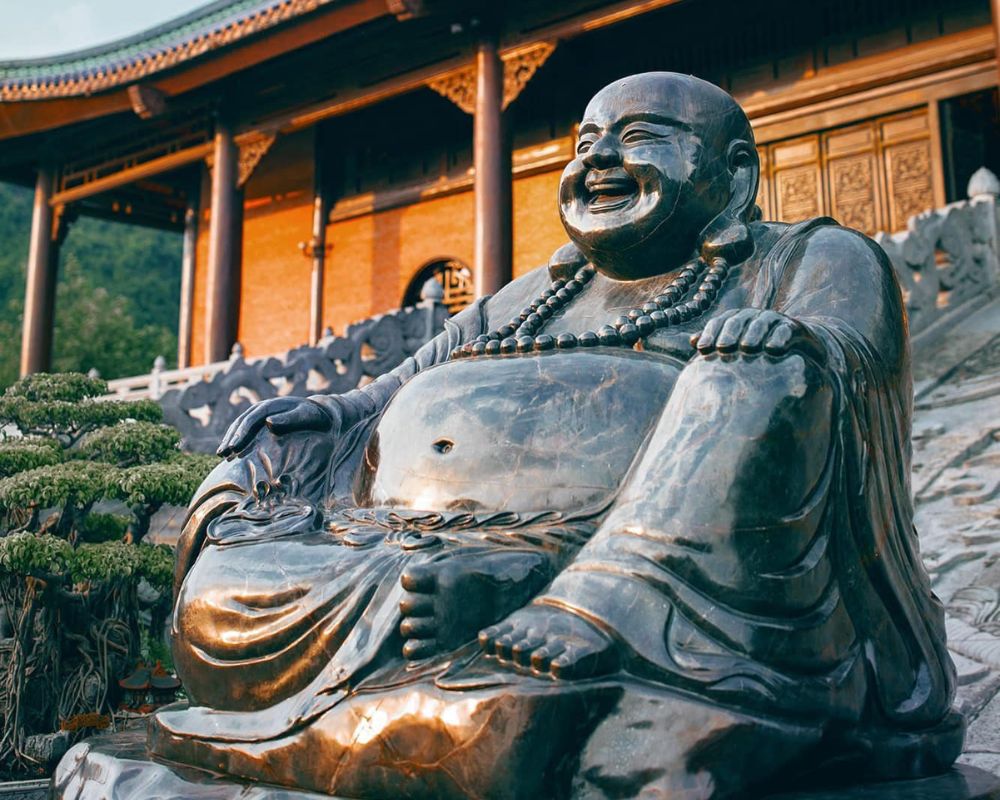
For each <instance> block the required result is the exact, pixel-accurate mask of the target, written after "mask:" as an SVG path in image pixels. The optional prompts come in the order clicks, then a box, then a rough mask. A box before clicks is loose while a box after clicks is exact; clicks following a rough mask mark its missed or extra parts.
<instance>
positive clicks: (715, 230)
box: [701, 139, 760, 264]
mask: <svg viewBox="0 0 1000 800" xmlns="http://www.w3.org/2000/svg"><path fill="white" fill-rule="evenodd" d="M726 164H727V167H728V173H729V202H728V203H726V207H725V208H724V209H723V210H722V213H720V214H719V215H718V216H717V217H716V218H715V219H713V220H712V221H711V222H710V223H709V224H708V225H707V226H706V227H705V229H704V230H703V231H702V232H701V255H702V257H703V258H704V259H705V260H706V261H711V260H712V259H713V258H717V257H722V258H725V259H726V260H727V261H729V263H731V264H735V263H739V262H740V261H742V260H743V259H745V258H746V257H747V256H749V255H750V252H751V250H752V249H753V242H752V241H751V238H750V229H749V228H748V227H747V226H748V225H749V224H750V222H752V221H753V219H754V209H755V208H756V206H757V204H756V200H757V182H758V181H759V180H760V159H759V158H758V156H757V151H756V149H755V148H754V146H753V145H752V144H751V143H750V142H748V141H746V140H745V139H736V140H734V141H732V142H730V143H729V147H728V148H726Z"/></svg>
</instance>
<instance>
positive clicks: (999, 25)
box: [990, 0, 1000, 78]
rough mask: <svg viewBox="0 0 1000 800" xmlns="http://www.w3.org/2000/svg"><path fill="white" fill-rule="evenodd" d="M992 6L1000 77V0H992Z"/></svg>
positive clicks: (999, 74)
mask: <svg viewBox="0 0 1000 800" xmlns="http://www.w3.org/2000/svg"><path fill="white" fill-rule="evenodd" d="M990 7H991V8H992V9H993V34H994V39H995V41H994V45H995V47H994V51H993V52H994V55H995V56H996V62H997V74H998V78H1000V0H990Z"/></svg>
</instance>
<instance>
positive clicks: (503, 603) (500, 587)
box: [399, 547, 553, 660]
mask: <svg viewBox="0 0 1000 800" xmlns="http://www.w3.org/2000/svg"><path fill="white" fill-rule="evenodd" d="M552 571H553V567H552V562H551V559H550V558H549V556H548V555H546V554H544V553H539V552H537V551H526V550H497V549H496V548H479V547H475V548H473V547H469V548H461V549H459V550H457V551H455V552H453V553H446V554H441V555H440V556H436V557H432V558H430V559H428V560H426V561H413V562H412V563H411V564H409V565H408V566H407V567H406V569H404V570H403V574H402V576H401V578H400V582H401V583H402V586H403V589H405V590H406V591H405V594H404V596H403V599H402V601H401V602H400V604H399V608H400V611H401V612H402V616H403V619H402V622H401V623H400V626H399V630H400V633H402V635H403V638H405V639H406V640H407V641H406V643H405V644H404V645H403V655H404V657H406V658H407V659H409V660H417V659H421V658H427V657H429V656H432V655H434V654H435V653H438V652H443V651H448V650H453V649H454V648H456V647H457V646H459V645H461V644H463V643H465V642H469V641H472V640H474V639H475V636H476V632H477V631H478V630H479V629H480V628H482V627H483V626H484V625H489V624H490V623H493V622H496V621H497V620H500V619H503V618H504V617H505V616H506V615H507V614H509V613H510V612H511V611H513V610H514V609H515V608H520V607H521V606H523V605H524V604H525V603H527V602H528V601H529V600H531V598H532V597H534V596H535V595H536V594H537V593H538V592H539V591H540V590H541V589H542V588H543V587H544V586H545V585H546V584H547V583H548V582H549V581H550V580H551V579H552Z"/></svg>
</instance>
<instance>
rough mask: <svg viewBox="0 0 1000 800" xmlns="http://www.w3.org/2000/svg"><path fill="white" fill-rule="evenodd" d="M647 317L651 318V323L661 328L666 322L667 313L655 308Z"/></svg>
mask: <svg viewBox="0 0 1000 800" xmlns="http://www.w3.org/2000/svg"><path fill="white" fill-rule="evenodd" d="M649 318H650V319H651V320H653V324H654V325H655V326H656V327H657V328H662V327H664V326H665V325H666V324H667V313H666V312H665V311H660V310H656V311H654V312H653V313H651V314H650V315H649Z"/></svg>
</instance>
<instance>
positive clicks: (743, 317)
mask: <svg viewBox="0 0 1000 800" xmlns="http://www.w3.org/2000/svg"><path fill="white" fill-rule="evenodd" d="M691 344H692V345H693V346H694V347H696V348H697V349H698V352H699V353H701V354H702V355H707V354H709V353H712V352H719V353H747V354H752V353H759V352H761V351H763V352H765V353H767V354H768V355H772V356H783V355H786V354H788V353H790V352H799V353H801V354H803V355H806V356H811V357H812V358H814V359H815V360H817V361H819V362H820V363H823V362H824V361H825V360H826V350H825V348H824V347H823V343H822V342H821V341H820V340H819V337H817V336H816V334H815V333H813V332H812V331H811V330H809V328H808V327H807V326H806V325H804V324H803V323H801V322H799V321H798V320H797V319H793V318H792V317H787V316H785V315H784V314H781V313H779V312H777V311H771V310H770V309H763V308H738V309H733V310H730V311H724V312H723V313H721V314H719V316H717V317H714V318H713V319H711V320H709V322H708V324H707V325H706V326H705V329H704V330H703V331H702V332H701V333H696V334H695V335H694V336H692V337H691Z"/></svg>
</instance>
